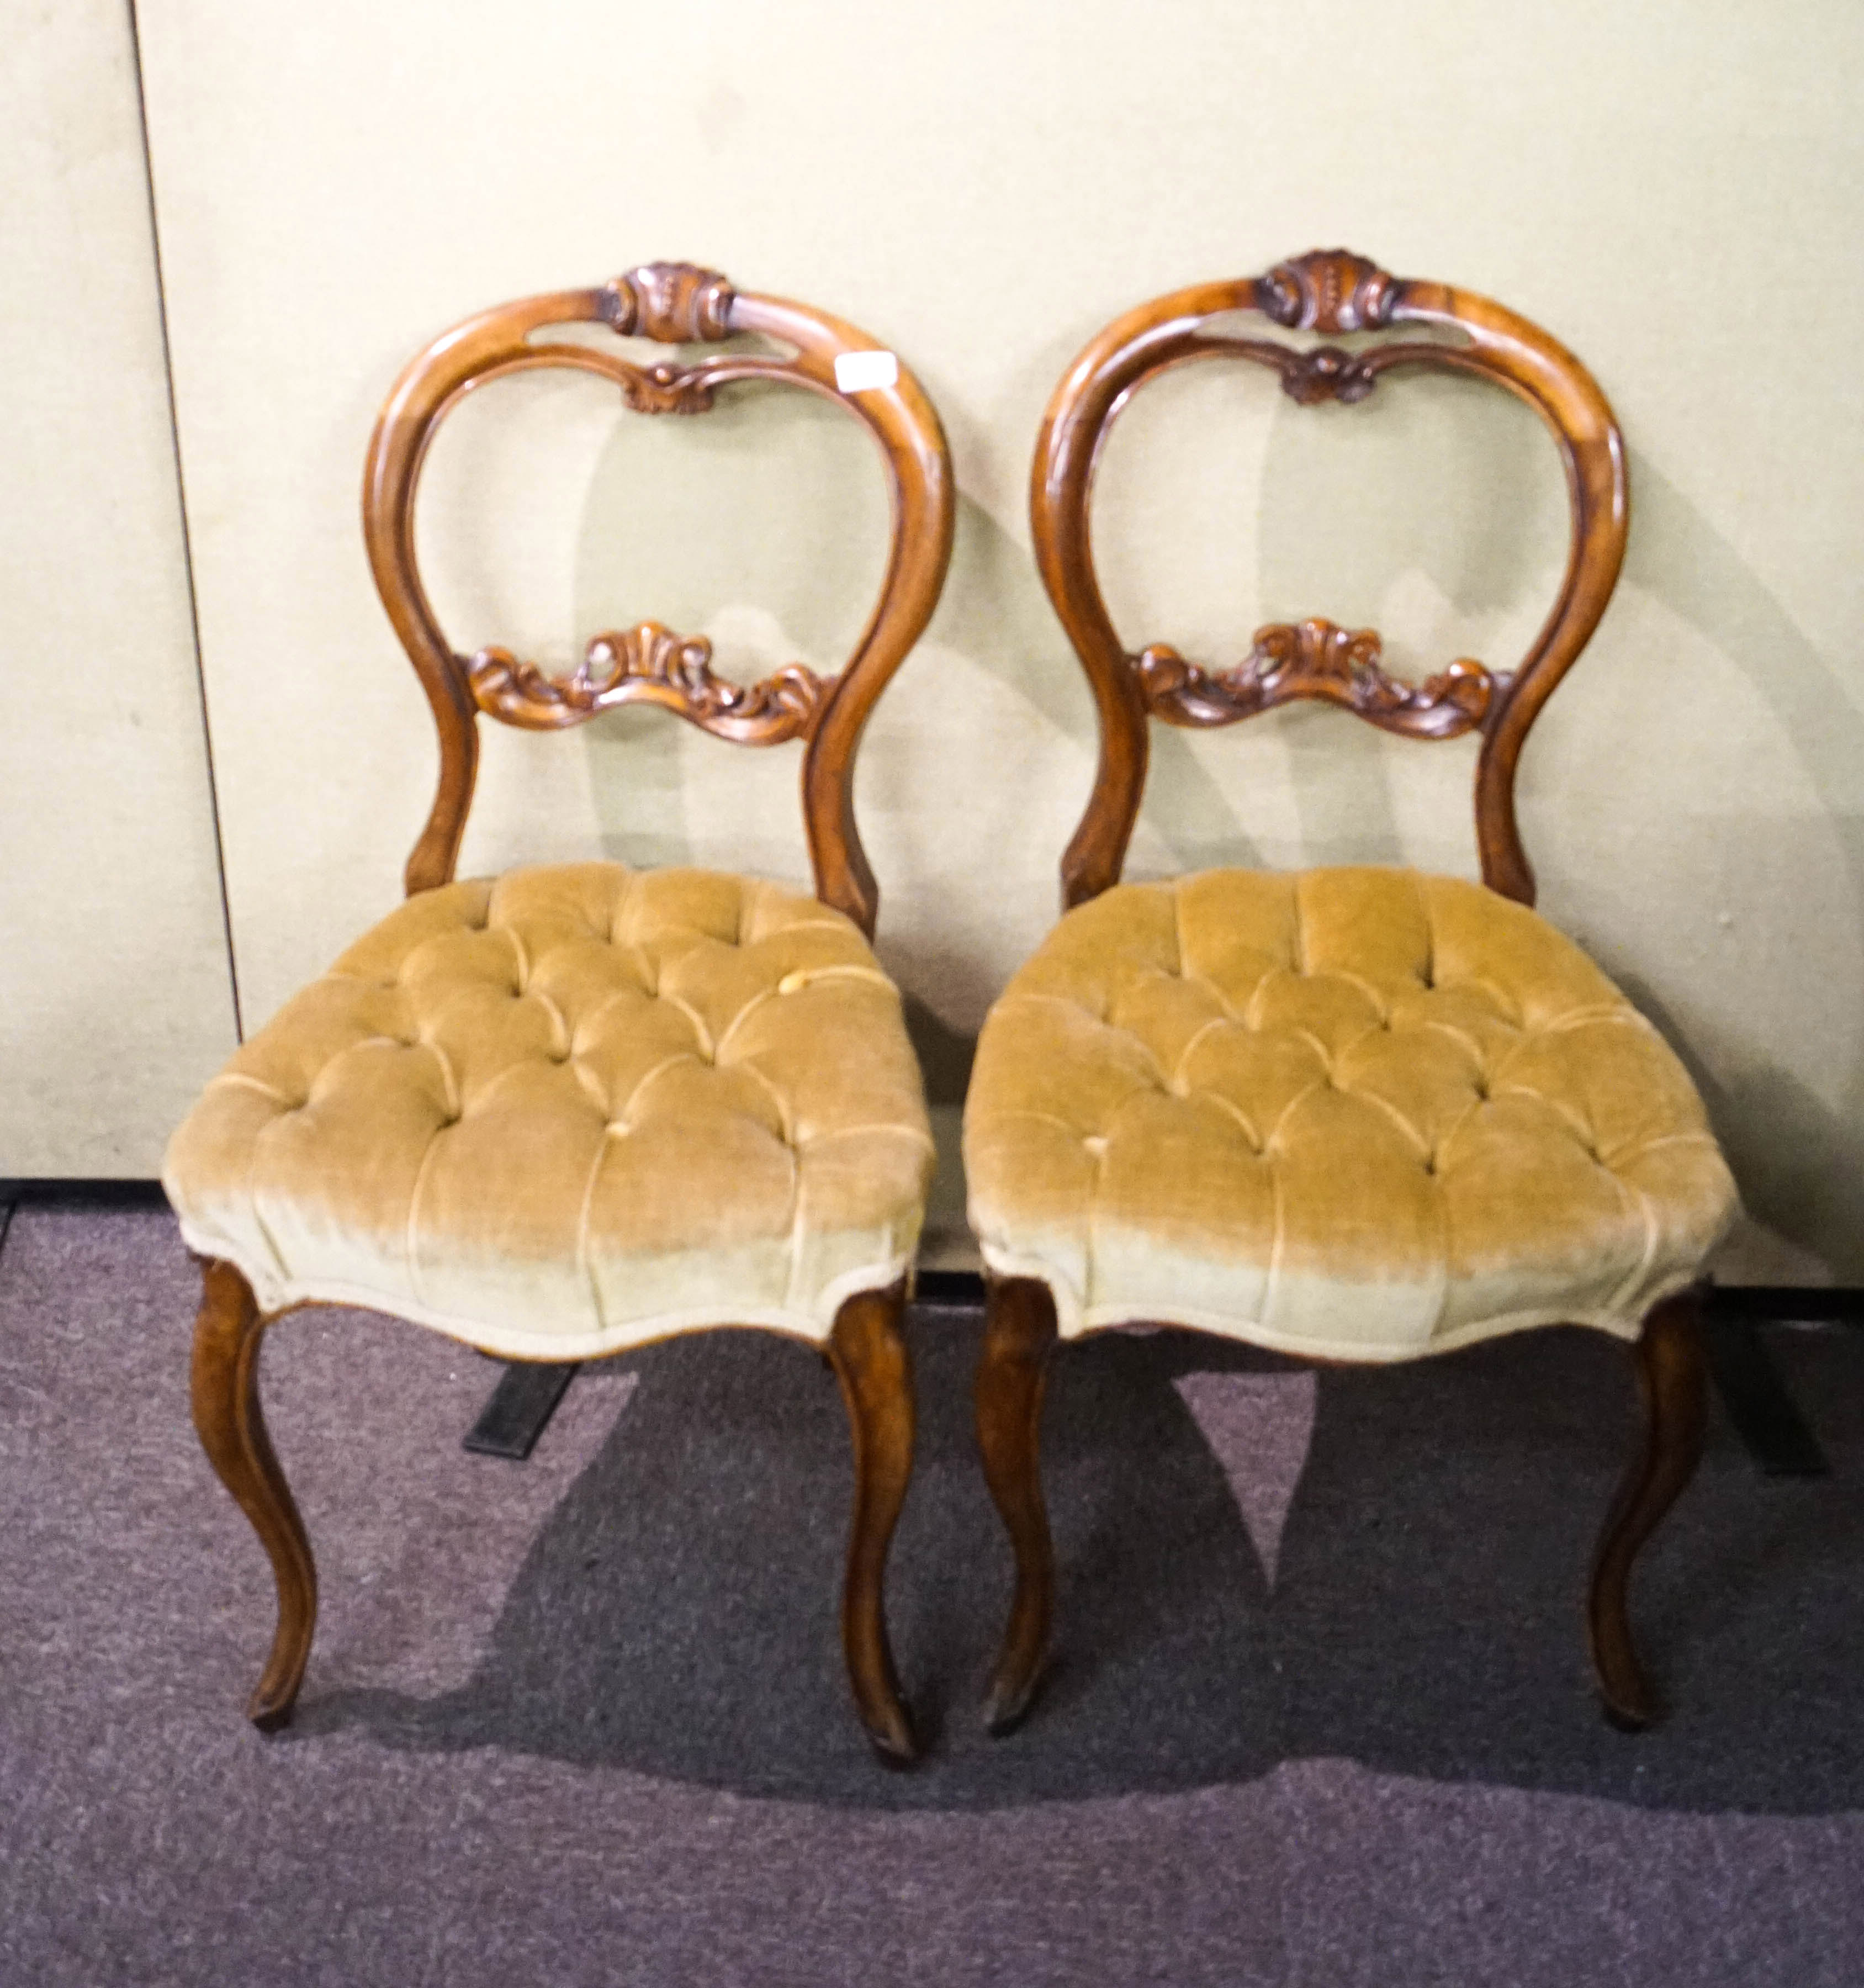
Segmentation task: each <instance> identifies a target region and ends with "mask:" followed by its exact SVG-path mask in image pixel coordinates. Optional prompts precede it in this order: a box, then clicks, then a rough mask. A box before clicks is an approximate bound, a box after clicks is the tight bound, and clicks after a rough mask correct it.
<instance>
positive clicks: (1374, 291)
mask: <svg viewBox="0 0 1864 1988" xmlns="http://www.w3.org/2000/svg"><path fill="white" fill-rule="evenodd" d="M1397 287H1398V280H1397V279H1396V277H1395V276H1388V275H1387V274H1386V272H1385V271H1384V270H1383V269H1380V268H1379V265H1378V264H1377V263H1376V262H1371V261H1369V260H1368V259H1367V258H1366V257H1365V256H1363V255H1354V254H1353V253H1352V251H1351V250H1350V249H1312V250H1310V251H1309V253H1308V254H1306V255H1297V256H1296V257H1295V259H1294V260H1293V261H1292V262H1278V263H1277V264H1276V265H1275V267H1274V268H1273V269H1271V270H1270V271H1269V272H1268V275H1267V276H1265V277H1263V278H1262V279H1261V281H1260V282H1259V283H1258V286H1257V289H1256V302H1257V304H1258V308H1259V309H1261V312H1262V313H1263V315H1264V316H1265V317H1271V318H1273V319H1274V320H1275V323H1277V324H1284V325H1286V326H1288V329H1289V330H1291V331H1321V332H1325V333H1329V334H1330V335H1337V334H1338V333H1341V332H1347V331H1376V330H1378V329H1379V327H1380V326H1383V325H1386V324H1389V323H1390V321H1391V314H1392V306H1393V303H1396V300H1397V298H1396V292H1397Z"/></svg>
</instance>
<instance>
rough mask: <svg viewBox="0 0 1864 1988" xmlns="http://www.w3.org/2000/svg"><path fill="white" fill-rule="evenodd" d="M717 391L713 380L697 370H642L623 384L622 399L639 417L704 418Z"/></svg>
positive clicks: (655, 367) (633, 373)
mask: <svg viewBox="0 0 1864 1988" xmlns="http://www.w3.org/2000/svg"><path fill="white" fill-rule="evenodd" d="M713 393H714V383H713V381H712V380H711V377H709V376H708V375H707V374H706V373H705V372H704V371H703V370H701V369H700V368H698V367H683V366H647V367H641V368H640V369H638V370H630V372H629V373H628V374H626V375H625V376H624V377H623V380H622V383H621V394H622V398H623V400H625V401H626V402H627V404H628V405H629V406H630V407H632V408H633V410H634V411H635V412H636V413H637V414H704V412H705V411H706V410H707V408H708V407H711V404H712V395H713Z"/></svg>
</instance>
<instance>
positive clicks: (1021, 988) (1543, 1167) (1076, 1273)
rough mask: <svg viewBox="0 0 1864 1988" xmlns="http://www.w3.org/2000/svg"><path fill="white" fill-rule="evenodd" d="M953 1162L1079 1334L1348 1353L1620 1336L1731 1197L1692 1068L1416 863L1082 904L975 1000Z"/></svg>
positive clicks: (1021, 1267)
mask: <svg viewBox="0 0 1864 1988" xmlns="http://www.w3.org/2000/svg"><path fill="white" fill-rule="evenodd" d="M964 1155H965V1165H966V1171H967V1175H968V1178H969V1182H970V1193H971V1222H972V1226H974V1229H976V1231H977V1233H978V1238H979V1239H980V1242H981V1247H982V1250H983V1253H984V1259H985V1260H986V1262H987V1263H988V1264H989V1266H991V1269H992V1270H995V1271H997V1272H998V1273H1002V1274H1005V1275H1009V1276H1028V1277H1034V1278H1037V1279H1039V1280H1041V1281H1042V1282H1043V1283H1046V1284H1047V1285H1048V1287H1049V1289H1050V1290H1051V1291H1052V1293H1053V1294H1054V1297H1055V1307H1056V1313H1057V1317H1058V1322H1059V1329H1060V1330H1061V1331H1062V1334H1063V1335H1064V1336H1069V1335H1074V1334H1081V1333H1082V1332H1086V1331H1089V1330H1093V1329H1095V1328H1096V1327H1103V1326H1110V1325H1116V1324H1124V1323H1126V1322H1129V1321H1138V1320H1148V1321H1153V1322H1157V1323H1161V1324H1180V1325H1188V1326H1195V1327H1202V1328H1204V1329H1205V1330H1210V1331H1213V1332H1218V1333H1224V1334H1230V1335H1231V1336H1234V1337H1238V1338H1241V1339H1246V1340H1249V1341H1254V1342H1256V1343H1258V1344H1263V1345H1267V1346H1271V1347H1280V1348H1282V1349H1285V1350H1286V1351H1292V1352H1296V1353H1302V1354H1309V1355H1313V1356H1318V1357H1334V1358H1342V1359H1351V1360H1395V1359H1401V1358H1406V1357H1411V1356H1413V1355H1416V1354H1422V1353H1428V1352H1432V1351H1439V1350H1441V1349H1444V1348H1447V1347H1453V1346H1459V1345H1463V1344H1467V1343H1468V1342H1470V1341H1474V1340H1477V1339H1481V1338H1484V1337H1490V1336H1492V1335H1494V1334H1501V1333H1505V1332H1509V1331H1512V1330H1516V1329H1518V1328H1519V1327H1525V1326H1530V1325H1536V1324H1548V1323H1552V1322H1555V1321H1560V1320H1572V1321H1574V1322H1577V1323H1582V1324H1589V1325H1593V1326H1597V1327H1602V1329H1604V1330H1606V1331H1608V1332H1612V1333H1615V1334H1618V1335H1619V1336H1620V1337H1625V1338H1627V1339H1631V1338H1635V1337H1636V1336H1637V1334H1638V1331H1639V1325H1640V1323H1641V1321H1642V1320H1643V1316H1644V1314H1645V1313H1646V1310H1648V1309H1649V1307H1650V1306H1651V1304H1652V1303H1653V1302H1654V1301H1655V1300H1657V1299H1659V1298H1660V1297H1663V1296H1664V1295H1665V1294H1666V1293H1668V1292H1670V1291H1671V1290H1675V1289H1677V1288H1678V1287H1679V1286H1681V1285H1683V1284H1684V1283H1687V1282H1688V1281H1689V1280H1690V1279H1692V1278H1693V1276H1696V1275H1697V1273H1698V1270H1699V1269H1700V1264H1701V1262H1702V1259H1703V1258H1704V1256H1705V1255H1706V1254H1707V1252H1708V1251H1709V1249H1710V1248H1711V1247H1712V1246H1714V1243H1715V1242H1717V1239H1719V1237H1720V1235H1721V1234H1722V1232H1724V1229H1725V1228H1726V1226H1727V1223H1728V1222H1729V1220H1730V1219H1731V1215H1732V1213H1733V1211H1734V1205H1735V1197H1734V1185H1733V1182H1731V1178H1730V1177H1729V1174H1728V1171H1727V1167H1726V1166H1725V1165H1724V1163H1723V1161H1722V1158H1721V1156H1720V1152H1719V1151H1718V1150H1717V1147H1716V1144H1715V1142H1714V1138H1713V1137H1712V1135H1711V1134H1710V1131H1709V1129H1708V1126H1707V1121H1706V1119H1705V1117H1704V1112H1703V1108H1702V1105H1701V1103H1700V1100H1699V1099H1698V1097H1697V1094H1696V1092H1695V1090H1694V1088H1693V1086H1692V1085H1691V1084H1690V1080H1689V1077H1688V1076H1687V1073H1685V1071H1684V1070H1683V1067H1682V1066H1681V1065H1680V1063H1678V1062H1677V1059H1676V1057H1674V1055H1673V1054H1672V1053H1671V1052H1670V1050H1669V1048H1668V1047H1667V1046H1666V1045H1665V1043H1663V1040H1661V1038H1660V1036H1658V1035H1657V1033H1656V1030H1655V1029H1653V1027H1652V1026H1650V1023H1648V1022H1647V1021H1646V1020H1645V1019H1644V1018H1643V1016H1641V1015H1639V1013H1638V1012H1637V1011H1636V1009H1634V1008H1633V1006H1631V1004H1630V1003H1629V1002H1628V1001H1627V1000H1626V998H1625V997H1624V996H1623V994H1621V993H1620V992H1619V991H1618V989H1616V987H1615V986H1612V982H1610V981H1609V979H1606V976H1605V975H1604V974H1603V973H1602V972H1600V971H1599V969H1598V968H1597V967H1596V966H1595V965H1593V964H1592V962H1591V961H1590V960H1589V959H1588V958H1586V957H1585V954H1584V953H1582V952H1581V951H1580V950H1579V948H1578V947H1577V946H1575V945H1573V944H1572V942H1570V941H1569V940H1568V939H1566V938H1564V937H1563V936H1562V935H1561V934H1560V933H1559V932H1558V931H1555V929H1554V928H1553V927H1552V926H1551V925H1548V923H1547V922H1546V921H1545V920H1544V919H1542V918H1538V917H1537V916H1536V915H1535V914H1534V913H1533V912H1532V911H1529V910H1528V909H1527V908H1525V907H1524V906H1522V905H1521V904H1516V903H1514V902H1512V901H1510V900H1509V899H1507V898H1502V897H1501V896H1498V895H1497V894H1495V893H1494V892H1493V891H1488V890H1487V889H1484V888H1483V887H1481V886H1480V885H1477V884H1469V883H1464V882H1462V881H1458V880H1456V879H1454V878H1450V877H1436V876H1428V875H1424V874H1420V873H1418V872H1417V871H1410V870H1399V869H1376V868H1363V869H1334V870H1312V871H1305V872H1302V873H1298V874H1292V875H1290V874H1280V875H1276V874H1261V873H1258V872H1255V871H1244V870H1216V871H1206V872H1204V873H1203V874H1198V875H1194V876H1187V877H1181V878H1179V879H1177V880H1176V881H1170V882H1163V883H1156V884H1125V885H1121V886H1119V887H1115V888H1114V889H1112V890H1109V891H1106V893H1105V894H1103V895H1102V896H1100V897H1099V898H1095V899H1093V900H1092V901H1090V902H1089V903H1088V904H1084V905H1082V907H1081V908H1079V909H1078V910H1076V911H1072V912H1071V913H1069V915H1067V916H1066V917H1065V918H1063V919H1062V921H1061V923H1060V924H1059V925H1058V926H1057V927H1056V928H1055V930H1054V931H1052V933H1051V934H1050V935H1049V937H1048V939H1047V941H1046V942H1045V944H1044V945H1042V948H1040V949H1039V950H1038V952H1036V953H1035V955H1034V957H1033V958H1031V959H1030V960H1029V961H1028V962H1027V964H1026V965H1025V966H1024V967H1023V968H1022V969H1021V971H1020V972H1018V974H1017V975H1016V977H1015V979H1013V980H1012V981H1011V983H1010V985H1009V986H1008V989H1006V990H1005V993H1004V994H1003V996H1002V997H1001V999H1000V1000H999V1001H998V1003H997V1005H996V1006H995V1007H994V1009H993V1010H992V1012H991V1016H990V1017H989V1019H988V1022H987V1023H986V1024H985V1026H984V1032H983V1035H982V1037H981V1040H980V1042H979V1044H978V1059H977V1066H976V1070H975V1073H974V1077H973V1080H972V1084H971V1094H970V1097H969V1100H968V1102H967V1107H966V1113H965V1125H964Z"/></svg>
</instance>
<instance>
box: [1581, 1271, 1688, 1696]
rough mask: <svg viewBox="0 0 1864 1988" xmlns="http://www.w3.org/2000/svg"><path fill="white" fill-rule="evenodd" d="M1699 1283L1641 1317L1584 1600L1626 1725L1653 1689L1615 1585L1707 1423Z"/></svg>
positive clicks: (1602, 1688) (1593, 1643) (1669, 1498)
mask: <svg viewBox="0 0 1864 1988" xmlns="http://www.w3.org/2000/svg"><path fill="white" fill-rule="evenodd" d="M1701 1313H1702V1297H1701V1293H1700V1290H1686V1291H1680V1292H1678V1293H1677V1295H1676V1296H1675V1297H1670V1298H1666V1299H1665V1300H1663V1303H1661V1304H1660V1305H1658V1306H1657V1307H1656V1308H1655V1309H1654V1310H1653V1311H1652V1312H1651V1313H1650V1315H1649V1316H1648V1317H1646V1319H1645V1320H1644V1330H1643V1336H1642V1337H1640V1338H1639V1341H1638V1343H1637V1378H1638V1388H1639V1393H1640V1395H1642V1396H1643V1410H1644V1433H1643V1444H1642V1445H1641V1447H1640V1449H1639V1453H1638V1454H1637V1455H1636V1457H1634V1458H1633V1460H1632V1463H1631V1466H1630V1468H1629V1469H1628V1470H1627V1471H1626V1473H1625V1476H1624V1480H1623V1483H1621V1484H1620V1485H1619V1487H1618V1495H1617V1496H1616V1498H1614V1499H1612V1509H1611V1510H1610V1512H1609V1513H1608V1515H1607V1516H1606V1522H1605V1530H1604V1531H1603V1532H1602V1533H1600V1535H1599V1547H1598V1551H1597V1552H1596V1554H1595V1555H1594V1557H1593V1560H1592V1587H1591V1592H1590V1594H1589V1597H1588V1600H1587V1606H1586V1635H1587V1641H1588V1643H1589V1645H1590V1647H1591V1649H1592V1667H1593V1669H1594V1671H1595V1672H1596V1674H1597V1676H1598V1681H1599V1696H1600V1697H1601V1698H1602V1699H1603V1700H1604V1702H1605V1715H1606V1718H1607V1719H1609V1720H1610V1721H1611V1723H1612V1724H1613V1725H1614V1726H1618V1727H1619V1728H1621V1729H1623V1730H1624V1731H1626V1732H1633V1733H1635V1732H1638V1731H1639V1730H1641V1729H1643V1727H1645V1726H1648V1725H1649V1724H1650V1723H1651V1721H1652V1720H1653V1719H1655V1718H1656V1716H1657V1712H1658V1706H1657V1701H1656V1696H1655V1694H1654V1693H1653V1692H1652V1690H1651V1689H1650V1685H1649V1683H1648V1682H1647V1681H1646V1679H1645V1676H1644V1672H1643V1666H1642V1665H1640V1664H1639V1662H1638V1660H1637V1652H1636V1648H1635V1647H1634V1646H1633V1643H1632V1641H1631V1625H1630V1623H1629V1620H1628V1619H1627V1618H1626V1613H1625V1590H1626V1583H1627V1582H1628V1581H1629V1578H1630V1574H1631V1563H1632V1561H1633V1560H1634V1559H1635V1558H1636V1555H1637V1550H1638V1549H1639V1547H1641V1546H1642V1545H1643V1543H1644V1542H1645V1540H1647V1539H1648V1538H1649V1537H1650V1535H1651V1533H1653V1532H1654V1531H1655V1530H1656V1527H1657V1525H1658V1523H1659V1522H1660V1520H1662V1518H1663V1515H1664V1513H1666V1512H1667V1511H1668V1510H1670V1506H1672V1505H1673V1503H1675V1502H1676V1499H1677V1495H1678V1493H1680V1492H1681V1490H1682V1489H1683V1486H1685V1485H1686V1484H1687V1483H1688V1482H1689V1481H1690V1478H1692V1477H1693V1476H1694V1475H1695V1474H1696V1466H1697V1464H1698V1463H1699V1462H1700V1461H1701V1459H1702V1443H1703V1435H1704V1429H1705V1428H1706V1426H1707V1412H1708V1395H1707V1362H1706V1361H1705V1359H1704V1351H1703V1344H1702V1330H1701Z"/></svg>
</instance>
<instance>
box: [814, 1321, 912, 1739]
mask: <svg viewBox="0 0 1864 1988" xmlns="http://www.w3.org/2000/svg"><path fill="white" fill-rule="evenodd" d="M905 1309H906V1286H905V1285H904V1284H903V1283H899V1284H895V1285H894V1286H893V1287H892V1289H891V1290H884V1291H857V1292H856V1293H855V1294H854V1296H853V1297H851V1298H849V1299H848V1300H846V1303H844V1304H843V1306H842V1307H841V1309H840V1310H839V1311H838V1312H837V1313H836V1315H835V1329H834V1330H833V1331H832V1333H831V1334H829V1344H828V1357H829V1364H830V1366H832V1368H834V1369H835V1378H836V1379H837V1380H838V1381H839V1382H840V1383H841V1388H842V1398H843V1401H846V1403H847V1405H848V1420H849V1425H850V1428H851V1431H852V1433H853V1439H854V1516H853V1522H852V1524H851V1526H850V1527H849V1536H848V1571H847V1578H846V1581H845V1583H844V1584H843V1588H842V1651H843V1655H844V1656H845V1657H846V1660H847V1665H848V1682H849V1684H850V1685H852V1686H853V1690H854V1703H855V1709H856V1712H858V1713H859V1716H860V1720H861V1723H862V1724H863V1726H866V1729H867V1736H868V1737H869V1738H870V1739H871V1740H872V1741H873V1743H874V1745H875V1746H876V1748H877V1749H878V1750H879V1751H880V1754H881V1756H882V1757H883V1759H885V1760H889V1761H891V1762H893V1763H895V1764H896V1765H899V1766H904V1765H905V1764H906V1763H907V1762H909V1761H910V1760H914V1759H916V1758H917V1756H918V1752H919V1748H918V1744H917V1742H916V1741H915V1739H913V1727H912V1723H911V1721H910V1719H908V1717H907V1710H906V1707H905V1706H904V1705H903V1703H902V1702H901V1699H900V1679H899V1676H898V1674H897V1672H895V1670H894V1668H893V1649H892V1647H891V1646H890V1644H889V1643H888V1641H887V1636H886V1594H885V1583H886V1550H887V1547H888V1546H889V1544H890V1543H891V1541H892V1540H893V1526H894V1524H895V1523H896V1522H897V1520H898V1519H899V1516H900V1506H901V1505H902V1504H903V1503H905V1501H906V1487H907V1479H908V1478H909V1477H910V1476H911V1475H912V1471H913V1364H912V1361H911V1358H910V1356H909V1354H907V1347H906V1341H905V1340H904V1338H903V1337H902V1336H901V1334H900V1318H901V1315H902V1314H903V1312H904V1310H905Z"/></svg>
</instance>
